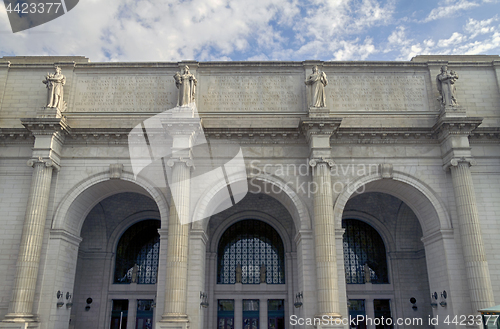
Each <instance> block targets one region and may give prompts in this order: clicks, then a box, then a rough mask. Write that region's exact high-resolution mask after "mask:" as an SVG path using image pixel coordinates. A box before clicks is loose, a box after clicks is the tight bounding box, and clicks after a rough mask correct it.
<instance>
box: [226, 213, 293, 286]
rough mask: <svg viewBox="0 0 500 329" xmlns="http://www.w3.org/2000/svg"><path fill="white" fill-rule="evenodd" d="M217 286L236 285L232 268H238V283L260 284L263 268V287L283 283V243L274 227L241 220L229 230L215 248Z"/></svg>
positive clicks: (234, 271)
mask: <svg viewBox="0 0 500 329" xmlns="http://www.w3.org/2000/svg"><path fill="white" fill-rule="evenodd" d="M217 254H218V271H217V272H218V276H217V283H222V284H234V283H236V268H237V266H238V265H241V283H243V284H258V283H260V277H261V268H262V265H265V269H266V275H265V282H266V283H267V284H284V283H285V261H284V259H285V257H284V249H283V242H282V241H281V238H280V236H279V235H278V233H277V232H276V230H275V229H274V228H272V227H271V226H270V225H268V224H266V223H264V222H262V221H259V220H253V219H250V220H244V221H240V222H237V223H236V224H234V225H232V226H231V227H229V228H228V229H227V230H226V232H224V234H223V235H222V238H221V240H220V241H219V248H218V253H217Z"/></svg>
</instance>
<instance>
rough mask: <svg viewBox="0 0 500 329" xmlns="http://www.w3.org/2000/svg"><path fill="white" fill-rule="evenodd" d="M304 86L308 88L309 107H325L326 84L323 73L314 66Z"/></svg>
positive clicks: (326, 80)
mask: <svg viewBox="0 0 500 329" xmlns="http://www.w3.org/2000/svg"><path fill="white" fill-rule="evenodd" d="M305 84H306V86H309V91H308V92H309V106H310V107H325V106H326V94H325V86H326V85H327V84H328V79H327V78H326V74H325V72H322V71H320V70H319V69H318V67H317V66H314V67H313V68H312V74H311V75H309V77H308V78H307V79H306V81H305Z"/></svg>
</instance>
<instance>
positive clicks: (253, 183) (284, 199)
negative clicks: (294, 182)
mask: <svg viewBox="0 0 500 329" xmlns="http://www.w3.org/2000/svg"><path fill="white" fill-rule="evenodd" d="M237 181H242V180H241V179H237V180H231V182H232V183H234V182H237ZM247 181H248V187H249V190H248V193H257V194H258V193H264V194H266V195H269V196H271V197H273V198H274V199H276V200H278V201H279V202H280V203H281V204H282V205H283V206H284V207H285V208H286V209H287V210H288V212H289V213H290V215H291V216H292V218H293V222H294V224H295V228H296V230H297V231H299V230H303V229H306V230H310V229H311V218H310V216H309V212H308V210H307V207H306V205H305V204H304V202H303V201H302V199H301V198H300V197H299V196H298V194H297V193H296V192H295V191H293V190H292V189H291V188H290V187H289V186H288V185H287V183H286V182H285V181H283V180H282V179H280V178H277V177H275V176H272V175H260V176H258V177H251V178H249V179H248V180H247ZM225 188H226V182H225V181H221V182H219V183H218V184H217V185H214V186H212V187H211V188H210V189H209V190H207V191H206V192H205V193H204V194H203V195H202V197H201V198H200V199H199V201H198V203H197V204H196V206H195V208H194V212H193V213H194V216H195V218H204V220H202V221H198V222H193V228H197V229H203V230H206V229H207V226H208V222H209V219H210V216H211V214H212V213H211V210H213V209H216V208H217V206H218V204H211V201H212V200H214V199H217V198H215V196H216V195H217V193H220V192H221V191H222V190H223V189H225ZM263 191H264V192H263Z"/></svg>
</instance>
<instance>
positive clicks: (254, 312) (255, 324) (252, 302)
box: [243, 299, 259, 329]
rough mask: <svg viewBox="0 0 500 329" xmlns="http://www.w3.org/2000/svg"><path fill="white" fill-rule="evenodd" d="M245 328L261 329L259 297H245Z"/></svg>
mask: <svg viewBox="0 0 500 329" xmlns="http://www.w3.org/2000/svg"><path fill="white" fill-rule="evenodd" d="M243 329H259V300H258V299H243Z"/></svg>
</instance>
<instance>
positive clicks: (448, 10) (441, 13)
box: [423, 0, 479, 22]
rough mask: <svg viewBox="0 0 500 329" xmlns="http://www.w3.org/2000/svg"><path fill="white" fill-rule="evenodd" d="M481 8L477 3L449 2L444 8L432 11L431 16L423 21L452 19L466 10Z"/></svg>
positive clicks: (460, 0)
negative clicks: (457, 13) (459, 12)
mask: <svg viewBox="0 0 500 329" xmlns="http://www.w3.org/2000/svg"><path fill="white" fill-rule="evenodd" d="M477 6H479V3H477V2H471V1H467V0H458V1H457V0H447V1H446V2H445V4H444V6H440V7H437V8H434V9H432V10H431V12H430V13H429V15H428V16H427V17H426V18H425V19H424V20H423V21H424V22H430V21H434V20H437V19H441V18H443V19H447V18H448V19H452V18H453V15H454V14H455V13H456V12H458V11H460V10H466V9H470V8H473V7H477Z"/></svg>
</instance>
